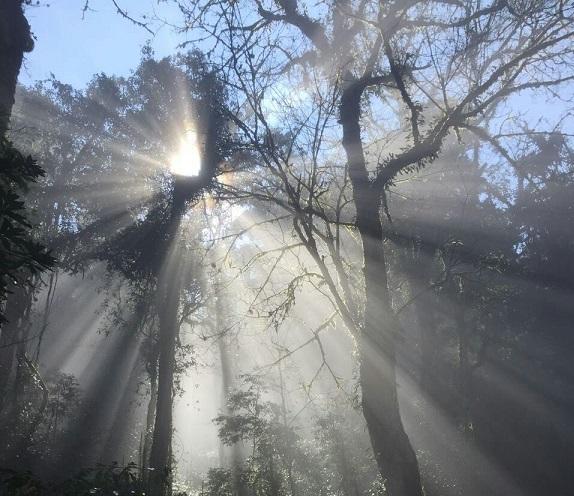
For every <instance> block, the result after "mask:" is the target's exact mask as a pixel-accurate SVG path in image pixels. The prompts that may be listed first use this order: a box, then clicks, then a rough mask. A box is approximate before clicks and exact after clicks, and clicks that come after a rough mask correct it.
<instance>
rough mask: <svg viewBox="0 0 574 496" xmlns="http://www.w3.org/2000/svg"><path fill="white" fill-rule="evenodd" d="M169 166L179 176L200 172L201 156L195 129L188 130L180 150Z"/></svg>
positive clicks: (194, 174)
mask: <svg viewBox="0 0 574 496" xmlns="http://www.w3.org/2000/svg"><path fill="white" fill-rule="evenodd" d="M169 168H170V170H171V172H172V173H173V174H176V175H178V176H197V175H198V174H199V172H200V171H201V156H200V150H199V143H198V140H197V133H196V132H195V131H193V130H188V131H186V133H185V136H184V137H183V139H182V140H181V144H180V147H179V150H178V151H177V153H176V154H175V155H173V156H172V157H171V159H170V161H169Z"/></svg>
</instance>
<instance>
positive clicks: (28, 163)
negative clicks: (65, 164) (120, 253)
mask: <svg viewBox="0 0 574 496" xmlns="http://www.w3.org/2000/svg"><path fill="white" fill-rule="evenodd" d="M43 175H44V171H43V170H42V168H41V167H39V166H38V164H37V163H36V161H35V160H33V159H32V157H30V156H27V157H25V156H24V155H22V154H21V153H20V152H19V151H18V150H16V149H15V148H14V147H13V146H12V144H11V143H10V142H9V141H7V140H5V139H2V142H1V143H0V308H2V305H3V303H4V301H5V300H6V298H7V294H8V292H9V291H10V289H9V288H10V286H11V285H22V284H25V283H26V280H27V278H28V277H29V276H30V275H34V274H38V273H40V272H42V271H44V270H46V269H48V268H50V267H52V266H53V265H54V263H55V260H54V259H53V258H52V256H51V255H50V254H49V253H48V252H47V251H46V249H45V247H44V246H43V245H41V244H40V243H38V242H37V241H36V240H35V239H34V237H33V232H32V230H33V227H32V224H31V223H30V220H29V219H28V213H27V211H26V206H25V202H24V200H23V198H22V195H23V194H25V193H26V191H27V190H28V186H29V184H30V183H33V182H35V181H36V180H37V179H38V178H39V177H42V176H43ZM4 321H5V317H4V315H3V312H2V311H0V324H1V323H2V322H4Z"/></svg>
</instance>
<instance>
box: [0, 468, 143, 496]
mask: <svg viewBox="0 0 574 496" xmlns="http://www.w3.org/2000/svg"><path fill="white" fill-rule="evenodd" d="M0 490H1V494H3V495H5V496H128V495H129V496H144V495H145V494H146V486H145V484H144V483H143V482H142V481H141V478H140V476H139V473H138V470H137V466H136V465H135V464H134V463H130V464H128V465H126V466H124V467H122V466H120V465H118V464H117V463H113V464H111V465H99V466H97V467H96V468H95V469H86V470H82V471H81V472H80V473H78V474H77V475H76V476H74V477H72V478H70V479H67V480H65V481H64V482H62V483H54V484H44V483H43V482H41V481H40V480H38V479H37V478H35V477H34V476H33V475H32V474H31V473H30V472H17V471H14V470H1V471H0Z"/></svg>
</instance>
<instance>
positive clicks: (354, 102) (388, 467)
mask: <svg viewBox="0 0 574 496" xmlns="http://www.w3.org/2000/svg"><path fill="white" fill-rule="evenodd" d="M363 91H364V87H363V86H361V85H359V84H355V83H352V84H350V85H349V86H348V87H347V88H346V89H345V90H344V92H343V95H342V97H341V105H340V122H341V124H342V126H343V147H344V148H345V152H346V155H347V161H348V167H349V177H350V179H351V182H352V185H353V199H354V203H355V207H356V210H357V221H356V222H357V228H358V230H359V233H360V236H361V241H362V243H363V256H364V267H363V270H364V278H365V296H366V306H365V316H364V326H363V329H362V332H361V337H360V341H359V354H360V378H359V380H360V385H361V391H362V407H363V415H364V417H365V420H366V423H367V428H368V431H369V436H370V439H371V444H372V446H373V450H374V453H375V458H376V461H377V464H378V467H379V471H380V473H381V476H382V477H383V479H385V487H386V490H387V493H388V494H389V496H422V495H423V491H422V486H421V481H420V475H419V467H418V462H417V458H416V455H415V452H414V450H413V448H412V446H411V444H410V441H409V438H408V436H407V434H406V432H405V430H404V427H403V423H402V420H401V415H400V411H399V402H398V396H397V384H396V356H395V340H396V334H397V332H398V329H399V326H398V322H397V319H396V316H395V315H394V313H393V310H392V307H391V299H390V293H389V288H388V283H387V269H386V260H385V251H384V246H383V228H382V224H381V217H380V211H381V194H380V192H379V191H378V189H377V188H375V186H374V185H373V184H372V183H371V181H370V180H369V175H368V171H367V167H366V162H365V156H364V152H363V147H362V142H361V129H360V123H359V119H360V103H361V96H362V93H363Z"/></svg>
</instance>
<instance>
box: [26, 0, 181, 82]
mask: <svg viewBox="0 0 574 496" xmlns="http://www.w3.org/2000/svg"><path fill="white" fill-rule="evenodd" d="M84 3H85V2H84V0H49V1H46V0H43V1H42V3H41V5H40V6H33V7H28V8H27V9H26V17H27V18H28V21H29V23H30V25H31V28H32V32H33V35H34V37H35V39H36V40H35V47H34V50H33V51H32V52H31V53H28V54H27V55H26V59H25V62H24V66H23V67H22V70H21V71H20V77H19V81H20V83H23V84H26V85H28V84H30V83H32V82H34V81H36V80H42V79H47V78H49V77H50V74H51V73H52V74H54V75H55V76H56V78H57V79H59V80H60V81H62V82H64V83H68V84H71V85H72V86H74V87H76V88H82V87H85V86H86V84H87V83H88V82H89V81H90V79H91V77H92V76H93V75H94V74H97V73H100V72H105V73H107V74H110V75H112V74H113V75H118V76H123V75H128V74H129V73H130V71H131V70H133V69H134V68H135V67H136V66H137V64H138V62H139V59H140V54H141V50H142V47H143V46H144V45H145V44H146V43H147V42H150V43H151V46H152V47H153V49H154V50H155V52H156V55H158V56H164V55H168V54H171V53H174V52H175V51H176V48H177V45H178V43H179V42H180V41H181V40H182V38H180V37H178V35H176V34H175V33H174V31H173V29H172V28H171V27H169V26H160V25H159V24H158V23H156V24H155V25H154V27H153V30H154V32H155V35H153V36H152V35H151V34H150V33H148V32H147V31H146V30H145V29H143V28H142V27H139V26H135V25H133V24H132V23H130V21H128V20H127V19H125V18H123V17H122V16H120V15H118V14H117V12H116V9H115V7H114V5H113V3H112V0H90V3H89V7H90V10H88V11H86V12H85V13H83V6H84ZM118 5H120V7H121V8H122V9H124V10H125V11H127V12H128V14H129V15H130V16H133V17H135V18H140V16H141V15H142V14H143V13H144V12H147V13H149V12H153V8H154V6H155V7H156V8H157V3H156V2H155V1H154V0H118ZM161 13H162V15H163V16H167V20H168V21H174V20H175V19H176V18H179V16H178V12H177V10H176V9H175V8H174V6H173V5H172V4H170V3H164V2H162V4H161Z"/></svg>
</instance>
